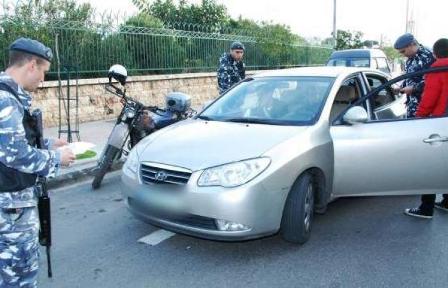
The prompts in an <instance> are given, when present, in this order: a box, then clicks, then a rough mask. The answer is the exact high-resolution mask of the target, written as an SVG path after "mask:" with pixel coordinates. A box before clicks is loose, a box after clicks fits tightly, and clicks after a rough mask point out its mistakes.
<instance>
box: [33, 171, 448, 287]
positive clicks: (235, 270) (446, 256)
mask: <svg viewBox="0 0 448 288" xmlns="http://www.w3.org/2000/svg"><path fill="white" fill-rule="evenodd" d="M106 177H107V178H106V179H105V181H104V184H103V186H102V188H101V189H99V190H97V191H93V190H91V188H90V182H85V183H80V184H77V185H76V186H69V187H63V188H60V189H59V190H56V191H54V192H53V193H52V200H53V202H52V205H53V206H52V211H53V235H54V236H53V242H54V244H53V249H52V256H53V258H52V260H53V279H48V278H47V277H46V272H47V271H46V259H45V256H44V255H45V253H44V250H43V249H42V250H41V251H42V258H41V269H40V279H39V281H40V283H39V284H40V285H39V286H40V287H49V288H51V287H58V288H60V287H63V288H71V287H83V288H85V287H88V288H91V287H95V288H96V287H108V288H113V287H120V288H123V287H133V288H134V287H136V288H139V287H195V288H196V287H204V288H209V287H332V288H335V287H344V288H345V287H413V288H415V287H444V288H446V287H448V284H447V283H448V241H447V238H448V225H447V222H448V213H446V214H444V213H442V212H440V211H436V214H435V217H434V218H433V219H432V220H429V221H428V220H420V219H414V218H411V217H409V216H405V215H404V214H403V212H402V211H403V209H404V208H407V207H412V206H414V205H415V204H416V203H418V197H416V196H412V197H369V198H347V199H339V200H337V201H335V202H333V203H331V204H330V205H329V208H328V211H327V213H326V214H325V215H316V217H315V221H314V227H313V232H312V236H311V239H310V241H309V242H308V243H306V244H305V245H303V246H297V245H293V244H289V243H286V242H284V241H283V240H282V239H281V238H280V237H279V236H278V235H275V236H272V237H267V238H264V239H260V240H254V241H248V242H239V243H226V242H216V241H208V240H201V239H197V238H192V237H189V236H184V235H180V234H176V235H175V236H173V237H171V238H169V239H167V240H165V241H163V242H161V243H160V244H158V245H156V246H150V245H147V244H142V243H138V242H137V240H138V239H140V238H141V237H143V236H146V235H148V234H150V233H152V232H154V231H156V230H158V228H156V227H153V226H151V225H148V224H145V223H143V222H141V221H139V220H137V219H134V218H133V216H131V215H130V213H129V212H128V211H127V210H126V208H125V206H124V203H123V199H122V196H121V194H120V192H119V181H120V179H119V177H118V173H115V174H114V175H110V176H106Z"/></svg>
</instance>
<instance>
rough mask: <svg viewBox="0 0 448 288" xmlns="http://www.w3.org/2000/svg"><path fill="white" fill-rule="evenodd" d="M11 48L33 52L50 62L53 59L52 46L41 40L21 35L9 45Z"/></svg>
mask: <svg viewBox="0 0 448 288" xmlns="http://www.w3.org/2000/svg"><path fill="white" fill-rule="evenodd" d="M9 50H15V51H22V52H25V53H29V54H33V55H36V56H38V57H41V58H44V59H45V60H47V61H49V62H51V60H53V52H52V51H51V49H50V48H48V47H47V46H45V45H44V44H42V43H40V42H39V41H36V40H33V39H30V38H23V37H21V38H19V39H16V40H15V41H14V42H12V44H11V45H10V46H9Z"/></svg>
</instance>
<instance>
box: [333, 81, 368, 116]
mask: <svg viewBox="0 0 448 288" xmlns="http://www.w3.org/2000/svg"><path fill="white" fill-rule="evenodd" d="M360 91H361V90H360V85H359V82H358V80H357V79H356V77H353V78H349V79H347V80H345V81H344V82H343V83H342V84H341V87H340V88H339V90H338V92H337V93H336V97H335V98H334V101H333V105H332V106H331V112H330V123H331V122H333V120H334V119H335V118H336V117H337V116H338V115H339V114H340V113H341V112H342V111H344V109H345V108H347V107H348V106H349V105H350V104H352V103H353V102H355V101H356V100H357V99H358V98H359V95H361V94H360Z"/></svg>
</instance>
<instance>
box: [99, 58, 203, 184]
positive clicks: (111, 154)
mask: <svg viewBox="0 0 448 288" xmlns="http://www.w3.org/2000/svg"><path fill="white" fill-rule="evenodd" d="M108 78H109V83H107V84H106V86H105V89H106V91H108V92H110V93H112V94H114V95H116V96H118V97H120V98H121V99H120V102H121V103H122V104H123V108H122V109H121V112H120V114H119V115H118V117H117V121H116V123H115V126H114V128H113V129H112V132H111V133H110V135H109V138H108V141H107V144H106V146H105V147H104V150H103V152H102V153H101V156H100V157H99V160H98V165H97V167H96V169H95V173H94V178H93V182H92V188H93V189H98V188H99V187H100V186H101V182H102V180H103V178H104V175H105V174H106V173H107V171H108V170H109V168H110V167H111V166H112V164H113V163H114V161H117V160H119V159H120V158H121V156H122V154H124V155H127V154H128V152H129V151H130V150H131V149H132V148H133V147H134V146H135V145H137V143H138V142H139V141H140V140H142V139H143V138H144V137H146V136H148V135H149V134H151V133H153V132H154V131H156V130H159V129H161V128H164V127H166V126H168V125H171V124H173V123H175V122H178V121H181V120H184V119H187V118H189V117H192V116H194V115H195V114H196V111H195V110H194V109H192V108H191V97H190V96H189V95H187V94H184V93H181V92H172V93H169V94H168V95H167V96H166V97H165V106H166V107H165V108H164V109H161V108H159V107H157V106H145V105H143V104H142V103H140V102H139V101H137V100H135V99H133V98H131V97H129V96H126V88H125V87H126V78H127V71H126V68H124V67H123V66H122V65H118V64H116V65H113V66H112V67H111V68H110V69H109V72H108ZM112 79H114V80H117V81H118V82H119V83H120V84H121V86H122V87H123V89H122V88H120V87H117V86H116V85H115V84H114V83H112Z"/></svg>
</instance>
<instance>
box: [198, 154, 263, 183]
mask: <svg viewBox="0 0 448 288" xmlns="http://www.w3.org/2000/svg"><path fill="white" fill-rule="evenodd" d="M270 163H271V159H269V158H267V157H261V158H256V159H249V160H245V161H240V162H233V163H229V164H225V165H222V166H217V167H212V168H208V169H205V170H204V171H203V172H202V174H201V176H200V177H199V179H198V186H222V187H236V186H239V185H243V184H245V183H247V182H249V181H251V180H252V179H254V178H255V177H257V176H258V175H260V173H261V172H263V171H264V170H265V169H266V168H268V166H269V164H270Z"/></svg>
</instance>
